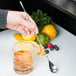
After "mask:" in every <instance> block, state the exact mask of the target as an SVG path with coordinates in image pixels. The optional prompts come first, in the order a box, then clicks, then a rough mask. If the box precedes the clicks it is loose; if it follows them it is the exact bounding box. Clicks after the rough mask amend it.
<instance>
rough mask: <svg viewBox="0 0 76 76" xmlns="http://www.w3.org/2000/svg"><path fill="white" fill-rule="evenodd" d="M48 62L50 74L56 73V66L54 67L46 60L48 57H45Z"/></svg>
mask: <svg viewBox="0 0 76 76" xmlns="http://www.w3.org/2000/svg"><path fill="white" fill-rule="evenodd" d="M46 57H47V59H48V62H49V69H50V71H51V72H52V73H56V72H57V71H58V68H57V66H55V65H54V64H53V63H52V62H51V61H50V60H49V58H48V56H46Z"/></svg>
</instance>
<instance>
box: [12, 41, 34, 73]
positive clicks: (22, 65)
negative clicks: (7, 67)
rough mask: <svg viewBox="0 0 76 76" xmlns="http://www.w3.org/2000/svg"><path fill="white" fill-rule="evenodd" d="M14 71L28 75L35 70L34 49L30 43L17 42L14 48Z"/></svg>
mask: <svg viewBox="0 0 76 76" xmlns="http://www.w3.org/2000/svg"><path fill="white" fill-rule="evenodd" d="M13 51H14V58H13V63H14V70H15V71H16V72H17V73H21V74H26V73H29V72H31V71H32V69H33V60H34V59H33V58H34V54H33V51H34V47H33V44H31V43H29V42H17V43H15V44H14V46H13Z"/></svg>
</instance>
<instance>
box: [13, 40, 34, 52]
mask: <svg viewBox="0 0 76 76" xmlns="http://www.w3.org/2000/svg"><path fill="white" fill-rule="evenodd" d="M22 42H24V43H25V42H27V43H29V44H31V45H32V48H33V49H34V45H33V44H32V43H30V42H31V41H20V42H15V43H14V44H13V45H12V51H13V52H15V51H14V50H16V49H15V47H14V46H15V45H16V44H18V43H22ZM21 50H29V49H21Z"/></svg>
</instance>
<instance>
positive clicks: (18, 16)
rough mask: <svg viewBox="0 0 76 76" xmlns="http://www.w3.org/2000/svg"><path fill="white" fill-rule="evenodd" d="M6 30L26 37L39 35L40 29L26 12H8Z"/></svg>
mask: <svg viewBox="0 0 76 76" xmlns="http://www.w3.org/2000/svg"><path fill="white" fill-rule="evenodd" d="M6 28H10V29H13V30H17V31H19V32H20V33H22V34H24V35H29V34H31V35H34V34H38V28H37V25H36V24H35V22H34V21H33V20H32V18H31V17H30V16H29V15H28V14H27V13H26V12H17V11H8V15H7V24H6Z"/></svg>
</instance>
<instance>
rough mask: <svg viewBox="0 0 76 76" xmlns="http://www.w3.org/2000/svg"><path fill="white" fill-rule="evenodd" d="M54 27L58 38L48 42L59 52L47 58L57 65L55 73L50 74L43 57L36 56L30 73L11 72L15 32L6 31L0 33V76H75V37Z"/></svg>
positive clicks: (45, 59) (54, 52)
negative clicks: (54, 45)
mask: <svg viewBox="0 0 76 76" xmlns="http://www.w3.org/2000/svg"><path fill="white" fill-rule="evenodd" d="M55 25H56V24H55ZM56 27H57V30H58V31H59V33H58V36H57V37H56V38H55V39H53V40H51V41H50V42H51V43H53V44H56V45H58V46H59V47H60V50H59V51H55V50H54V51H52V52H50V54H49V58H50V60H51V61H52V62H53V63H54V64H55V65H57V67H58V72H57V73H54V74H53V73H51V72H50V70H49V67H48V61H47V58H46V57H45V56H44V57H42V56H37V58H36V60H37V61H36V62H37V63H36V65H35V67H34V69H33V71H32V72H31V73H29V74H27V75H18V74H16V73H15V72H14V70H13V52H12V46H13V44H14V43H15V42H17V41H16V40H15V39H14V37H13V34H14V33H16V32H17V31H13V30H7V31H3V32H0V76H76V36H74V35H72V34H70V33H69V32H67V31H66V30H64V29H63V28H61V27H60V26H58V25H56Z"/></svg>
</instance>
